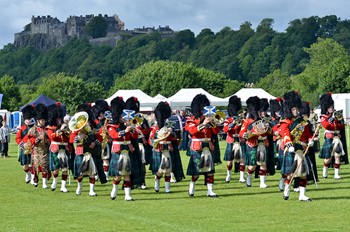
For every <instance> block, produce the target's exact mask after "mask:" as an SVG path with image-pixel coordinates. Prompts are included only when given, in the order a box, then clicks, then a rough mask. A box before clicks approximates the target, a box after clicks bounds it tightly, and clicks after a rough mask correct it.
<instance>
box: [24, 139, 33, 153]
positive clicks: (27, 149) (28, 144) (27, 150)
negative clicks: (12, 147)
mask: <svg viewBox="0 0 350 232" xmlns="http://www.w3.org/2000/svg"><path fill="white" fill-rule="evenodd" d="M23 153H24V154H25V155H30V154H31V153H32V143H31V142H30V140H29V139H28V141H27V142H26V147H25V148H24V151H23Z"/></svg>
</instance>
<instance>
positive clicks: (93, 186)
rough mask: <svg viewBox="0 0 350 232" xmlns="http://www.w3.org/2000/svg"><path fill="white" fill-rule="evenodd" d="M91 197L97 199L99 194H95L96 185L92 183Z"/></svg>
mask: <svg viewBox="0 0 350 232" xmlns="http://www.w3.org/2000/svg"><path fill="white" fill-rule="evenodd" d="M89 196H90V197H96V196H97V194H96V193H95V184H91V183H90V191H89Z"/></svg>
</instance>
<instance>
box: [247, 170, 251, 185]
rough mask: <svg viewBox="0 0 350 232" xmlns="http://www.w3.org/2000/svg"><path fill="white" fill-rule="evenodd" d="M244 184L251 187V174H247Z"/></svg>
mask: <svg viewBox="0 0 350 232" xmlns="http://www.w3.org/2000/svg"><path fill="white" fill-rule="evenodd" d="M246 185H247V187H252V175H251V174H249V173H248V174H247V181H246Z"/></svg>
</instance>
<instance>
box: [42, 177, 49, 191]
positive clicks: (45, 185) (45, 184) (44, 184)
mask: <svg viewBox="0 0 350 232" xmlns="http://www.w3.org/2000/svg"><path fill="white" fill-rule="evenodd" d="M47 188H49V186H47V179H46V178H43V189H47Z"/></svg>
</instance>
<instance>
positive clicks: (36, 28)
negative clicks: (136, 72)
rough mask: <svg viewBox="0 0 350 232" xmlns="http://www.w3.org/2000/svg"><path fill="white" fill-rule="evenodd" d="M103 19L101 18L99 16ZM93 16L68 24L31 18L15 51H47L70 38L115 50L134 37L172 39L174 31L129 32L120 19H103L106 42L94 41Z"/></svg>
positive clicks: (72, 18)
mask: <svg viewBox="0 0 350 232" xmlns="http://www.w3.org/2000/svg"><path fill="white" fill-rule="evenodd" d="M99 16H102V15H99ZM94 17H95V16H94V15H93V14H91V15H86V16H70V17H69V18H68V19H67V20H66V22H61V21H60V20H59V19H57V18H53V17H51V16H50V15H48V16H41V17H40V16H38V17H34V16H32V19H31V23H30V24H28V25H26V26H25V29H24V31H22V32H20V33H16V34H15V41H14V46H15V47H24V46H28V45H30V46H34V47H36V48H37V49H39V50H48V49H51V48H57V47H61V46H64V45H65V44H66V43H67V42H68V41H69V40H70V39H71V38H78V39H82V38H88V39H89V42H90V43H91V44H94V45H102V44H104V45H109V46H112V47H115V46H116V45H117V42H118V41H120V40H123V39H128V38H132V37H135V36H139V35H143V34H149V33H152V32H158V33H160V34H161V36H163V37H168V36H173V35H174V33H175V32H174V31H173V30H172V29H171V28H170V27H169V26H165V27H161V26H159V27H158V28H154V27H142V28H135V29H134V30H126V29H125V28H124V27H125V24H124V22H123V21H121V20H120V19H119V16H118V15H113V16H108V15H104V16H103V18H104V19H105V20H106V22H107V25H108V27H107V35H106V37H103V38H91V37H89V36H88V34H87V33H86V26H87V25H88V23H89V22H90V20H91V19H92V18H94Z"/></svg>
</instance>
